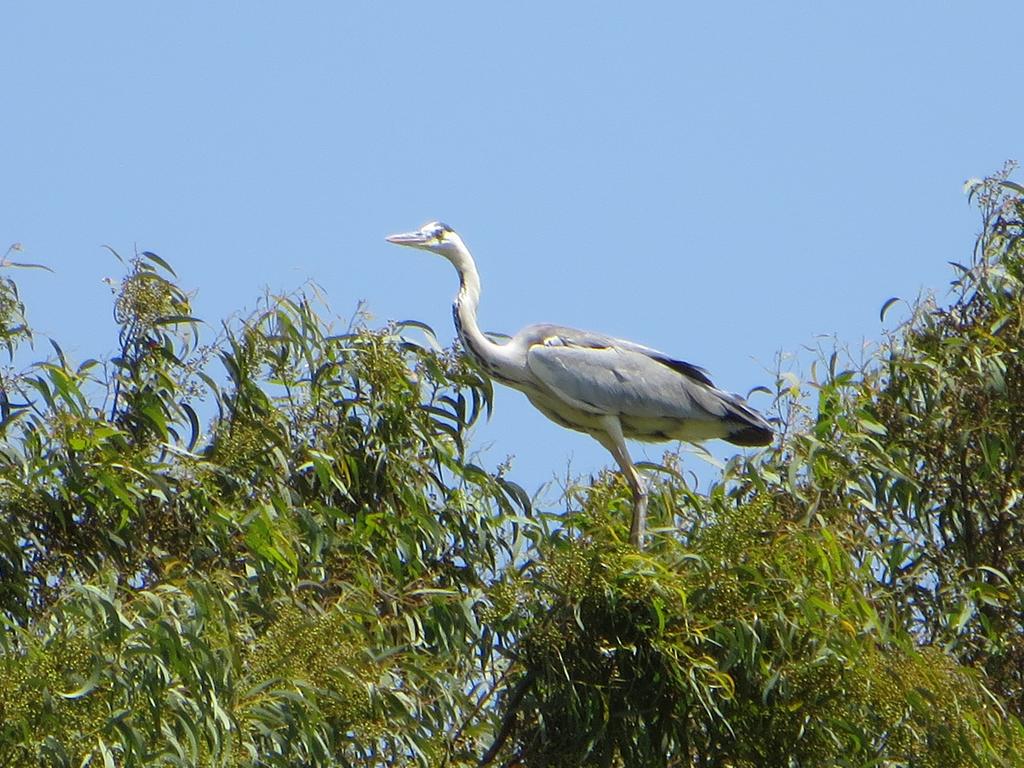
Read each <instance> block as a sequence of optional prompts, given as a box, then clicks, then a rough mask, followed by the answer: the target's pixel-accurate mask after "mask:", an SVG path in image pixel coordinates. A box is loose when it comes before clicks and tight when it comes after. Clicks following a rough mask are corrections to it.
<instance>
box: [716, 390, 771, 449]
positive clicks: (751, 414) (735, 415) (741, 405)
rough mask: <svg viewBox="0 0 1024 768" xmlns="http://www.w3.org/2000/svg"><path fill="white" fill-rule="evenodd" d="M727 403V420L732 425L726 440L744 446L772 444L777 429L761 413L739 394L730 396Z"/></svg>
mask: <svg viewBox="0 0 1024 768" xmlns="http://www.w3.org/2000/svg"><path fill="white" fill-rule="evenodd" d="M726 403H727V409H728V416H727V417H726V420H727V421H728V423H729V427H730V429H729V434H728V435H726V436H725V438H724V439H725V441H726V442H728V443H732V444H733V445H741V446H744V447H753V446H761V445H771V442H772V439H773V438H774V437H775V430H774V429H772V426H771V424H769V423H768V422H767V421H766V420H765V418H764V417H763V416H762V415H761V414H759V413H758V412H757V411H755V410H754V409H753V408H751V407H750V406H749V405H748V404H747V401H746V400H744V399H743V398H742V397H740V396H739V395H730V396H728V399H727V400H726Z"/></svg>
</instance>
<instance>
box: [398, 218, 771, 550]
mask: <svg viewBox="0 0 1024 768" xmlns="http://www.w3.org/2000/svg"><path fill="white" fill-rule="evenodd" d="M387 239H388V241H390V242H392V243H397V244H399V245H408V246H412V247H416V248H421V249H424V250H428V251H432V252H434V253H438V254H440V255H442V256H444V257H445V258H447V259H448V260H449V261H451V262H452V264H453V265H454V266H455V268H456V270H458V273H459V278H460V287H459V292H458V294H457V296H456V299H455V306H454V314H455V326H456V329H457V331H458V334H459V338H460V339H461V341H462V344H463V347H464V348H465V350H466V353H467V354H469V355H470V356H471V357H472V358H473V359H474V360H475V361H476V362H477V363H478V364H479V365H480V367H481V368H482V369H483V370H484V372H486V373H487V374H488V375H489V376H491V377H492V378H494V379H497V380H498V381H500V382H502V383H503V384H506V385H508V386H510V387H514V388H515V389H518V390H520V391H521V392H523V393H524V394H525V395H526V396H527V397H528V398H529V400H530V402H531V403H533V405H534V406H536V408H537V409H538V410H540V411H541V413H543V414H544V415H545V416H547V417H548V418H549V419H551V420H552V421H554V422H556V423H558V424H560V425H562V426H564V427H567V428H569V429H574V430H577V431H580V432H586V433H587V434H589V435H592V436H593V437H594V438H595V439H596V440H597V441H598V442H600V443H601V444H602V445H603V446H605V448H607V449H608V450H609V451H610V452H611V454H612V456H613V457H614V458H615V460H616V462H617V463H618V464H619V467H620V468H621V469H622V471H623V473H624V474H625V476H626V479H627V481H628V482H629V484H630V487H631V488H632V490H633V498H634V505H633V507H634V509H633V524H632V526H631V529H630V540H631V541H632V542H633V543H634V544H635V545H636V546H637V547H640V548H642V547H643V538H644V528H645V515H646V506H647V491H646V487H645V484H644V482H643V478H641V477H640V475H639V473H638V472H637V471H636V468H635V467H634V466H633V462H632V460H631V459H630V457H629V452H628V450H627V448H626V445H625V438H632V439H636V440H643V441H654V442H657V441H664V440H688V441H698V440H709V439H713V438H720V439H723V440H726V441H728V442H731V443H733V444H735V445H741V446H759V445H768V444H769V443H770V442H771V440H772V436H773V431H772V428H771V426H770V425H769V424H768V422H767V421H765V420H764V418H763V417H762V416H761V415H760V414H758V413H757V411H755V410H754V409H753V408H751V407H750V406H749V405H748V404H747V403H746V401H745V400H743V398H741V397H740V396H739V395H735V394H731V393H729V392H724V391H722V390H720V389H718V388H717V387H715V386H714V384H713V383H712V382H711V379H710V377H709V375H708V373H707V371H705V370H704V369H702V368H699V367H697V366H695V365H692V364H690V363H687V362H684V361H682V360H676V359H674V358H672V357H670V356H668V355H666V354H664V353H662V352H659V351H658V350H655V349H651V348H649V347H645V346H643V345H640V344H636V343H634V342H631V341H626V340H623V339H616V338H613V337H610V336H604V335H602V334H599V333H593V332H591V331H580V330H576V329H574V328H566V327H563V326H558V325H548V324H539V325H530V326H527V327H526V328H523V329H522V330H521V331H519V332H518V333H517V334H515V336H513V337H512V338H511V339H509V340H508V341H507V342H505V343H503V344H499V343H496V342H494V341H492V340H491V339H489V338H488V337H487V336H486V335H485V334H484V333H482V332H481V331H480V328H479V326H478V325H477V319H476V310H477V305H478V303H479V299H480V279H479V275H478V274H477V271H476V265H475V263H474V261H473V257H472V255H471V254H470V252H469V250H468V249H467V248H466V246H465V244H464V243H463V241H462V238H460V237H459V235H458V234H456V233H455V232H454V231H453V230H452V229H451V228H450V227H448V226H447V225H444V224H441V223H440V222H431V223H429V224H426V225H425V226H423V227H422V228H421V229H419V230H418V231H416V232H409V233H406V234H401V235H391V236H390V237H388V238H387Z"/></svg>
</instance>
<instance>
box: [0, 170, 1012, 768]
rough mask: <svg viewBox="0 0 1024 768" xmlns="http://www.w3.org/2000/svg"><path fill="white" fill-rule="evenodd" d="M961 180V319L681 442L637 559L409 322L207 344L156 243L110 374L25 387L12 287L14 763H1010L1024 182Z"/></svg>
mask: <svg viewBox="0 0 1024 768" xmlns="http://www.w3.org/2000/svg"><path fill="white" fill-rule="evenodd" d="M971 195H972V198H973V199H975V200H976V201H977V202H978V203H979V205H980V208H981V211H982V215H983V232H982V235H981V237H980V239H979V242H978V247H977V249H976V251H975V255H974V258H973V259H972V260H971V263H970V265H969V266H958V267H956V269H957V280H956V282H955V283H954V296H953V299H952V304H951V305H950V306H949V307H945V308H939V307H938V306H937V305H936V304H935V303H934V302H929V301H921V302H918V303H917V304H915V305H914V306H913V307H912V312H911V316H910V318H909V320H907V321H906V322H905V323H904V324H903V325H902V326H900V327H899V328H897V329H896V330H894V331H893V332H891V333H890V335H889V337H888V339H887V340H886V342H885V343H884V344H883V345H882V347H881V348H879V349H878V350H876V351H875V352H873V353H871V354H869V355H867V357H866V358H865V359H863V360H861V361H859V362H858V363H856V364H853V363H850V364H849V365H847V366H846V367H845V368H844V367H843V365H842V364H841V356H840V355H839V354H838V353H833V354H830V355H829V354H826V355H824V356H823V358H822V360H820V361H817V362H816V363H815V366H814V368H813V370H812V376H811V380H810V381H809V382H808V383H807V384H802V383H801V381H800V379H799V377H797V376H796V375H795V374H794V373H791V372H786V373H783V374H780V375H779V377H778V380H777V388H776V405H777V407H778V413H779V417H780V424H781V432H782V433H783V435H782V438H781V439H780V440H779V441H778V443H777V444H776V445H775V446H773V447H772V448H771V449H769V450H767V451H764V452H761V453H758V454H754V455H750V456H741V457H737V458H736V459H734V460H733V461H731V462H729V464H728V465H727V466H726V467H725V468H724V469H723V471H722V475H721V478H720V480H719V481H718V482H717V483H715V484H714V485H713V486H712V487H711V488H710V489H709V490H708V491H707V492H706V493H696V492H695V491H693V490H691V489H690V488H688V487H687V484H686V483H685V482H684V481H683V478H682V476H681V475H680V467H679V459H678V457H677V456H666V461H665V466H664V467H662V468H660V469H661V471H660V472H659V473H658V474H657V475H656V476H652V481H653V482H654V487H653V488H652V498H651V505H650V516H651V524H652V527H653V533H654V536H653V542H652V545H651V547H650V548H649V550H648V551H645V552H643V553H640V552H637V551H635V550H634V549H632V548H631V547H630V546H628V544H627V542H626V539H627V535H626V534H627V528H628V526H627V521H628V518H629V516H630V507H629V504H630V502H629V493H628V490H627V489H626V487H625V485H624V484H623V482H622V481H621V479H620V478H618V477H617V476H615V475H611V474H608V475H605V476H602V477H601V478H599V479H598V480H597V481H596V482H594V483H592V484H590V485H589V486H587V487H583V488H579V489H573V490H571V491H570V492H569V493H567V495H566V506H567V509H565V510H558V512H557V514H550V515H549V514H541V513H539V512H538V511H536V510H534V509H532V508H531V504H530V500H529V498H528V497H527V495H526V494H525V493H524V492H523V490H522V489H521V488H519V487H518V486H517V485H515V484H514V483H512V482H510V481H509V479H508V478H507V477H506V474H507V472H508V469H507V467H500V468H498V469H497V470H494V471H489V470H488V469H486V468H484V467H481V466H479V465H477V464H475V463H473V461H471V460H470V458H469V455H470V454H468V452H467V445H468V440H469V436H470V432H471V430H472V427H473V424H474V423H475V422H476V421H477V420H478V418H479V417H480V416H481V414H483V413H486V412H487V411H488V410H489V408H490V397H491V392H490V385H489V383H488V382H487V381H486V379H484V378H482V377H481V375H480V374H479V373H478V372H477V371H476V370H474V369H473V368H472V367H470V366H469V365H468V364H467V363H466V362H465V361H464V359H463V358H462V357H461V356H459V355H458V354H456V351H454V350H441V349H439V348H438V346H437V344H436V341H435V340H434V339H433V335H432V333H431V331H430V329H429V328H426V327H425V326H422V325H421V324H419V323H412V322H410V323H404V324H395V325H392V326H390V327H388V328H386V329H383V330H372V329H369V328H367V327H365V326H364V325H363V324H362V323H361V322H354V323H353V324H352V325H351V326H350V327H348V328H346V329H344V330H342V331H340V332H339V331H336V330H334V329H332V327H331V324H330V322H329V321H327V320H325V319H323V318H322V317H321V313H322V312H323V305H322V302H320V301H319V299H318V298H317V291H316V289H315V287H313V286H310V287H308V288H307V289H305V290H304V291H302V292H300V293H298V294H296V295H294V296H283V297H268V298H267V299H266V300H265V302H263V303H262V304H261V305H260V308H259V309H258V310H257V311H256V312H255V313H254V314H253V315H252V316H250V317H247V318H244V319H241V320H236V321H232V322H229V323H226V324H224V325H223V326H222V328H221V329H220V331H219V333H218V334H217V335H216V337H215V338H214V339H213V340H212V341H203V335H204V333H208V332H207V331H206V330H205V325H204V324H203V323H202V322H201V321H200V320H198V319H196V318H194V317H192V315H191V310H190V298H189V295H188V293H187V292H185V291H184V290H183V289H182V288H181V287H180V286H179V284H178V280H177V277H176V276H175V274H174V272H173V271H172V270H171V268H170V266H169V265H168V264H167V263H166V262H165V261H164V260H163V259H161V258H160V257H159V256H157V255H155V254H152V253H148V252H144V253H141V254H138V255H136V256H134V257H132V258H130V259H127V260H126V261H125V277H124V278H123V280H122V281H121V282H120V283H119V284H117V285H114V286H113V287H114V294H115V295H114V317H115V320H116V322H117V323H118V326H119V329H120V333H119V336H118V339H117V342H116V349H115V352H114V353H113V354H112V356H111V357H109V359H107V360H106V361H105V362H99V361H98V360H85V361H82V362H80V363H76V362H74V361H71V360H68V359H67V357H66V356H65V355H64V353H63V352H62V350H61V348H60V347H59V346H58V345H57V344H56V343H53V349H54V353H55V355H54V356H53V357H51V358H50V359H47V360H44V361H41V362H39V363H36V364H34V365H32V366H31V367H29V368H27V369H24V370H15V368H14V367H13V363H14V361H15V360H17V359H20V356H19V354H18V348H19V345H22V344H25V343H26V342H30V341H31V340H32V336H31V332H30V331H29V328H28V324H27V322H26V320H25V307H24V306H23V305H22V303H21V300H20V298H19V296H18V292H17V288H16V286H15V283H14V282H13V280H11V279H10V278H9V277H8V276H7V275H6V273H5V274H4V275H0V340H2V342H3V343H4V345H5V346H6V348H7V350H8V355H9V358H10V360H11V363H12V366H11V367H9V368H7V369H4V370H3V372H2V373H0V510H2V511H0V622H2V625H3V629H2V633H0V765H4V766H7V765H11V766H37V765H61V766H64V765H67V766H71V765H75V766H79V765H99V764H102V765H113V766H155V765H182V766H193V765H198V766H211V767H212V766H248V765H257V766H291V765H323V766H381V765H394V766H400V765H410V766H412V765H416V766H449V767H451V768H457V767H458V766H470V765H481V764H482V765H491V764H493V765H505V766H513V765H522V766H531V767H535V768H539V767H541V766H563V765H564V766H587V765H592V766H666V767H667V766H693V767H694V768H698V767H699V768H711V767H713V766H714V767H719V766H721V767H722V768H725V767H726V766H732V767H735V768H739V767H741V766H743V767H750V768H753V767H754V766H768V767H769V768H772V767H775V766H779V767H786V768H791V767H797V766H800V767H804V766H806V767H808V768H811V767H815V766H859V767H860V766H897V765H908V766H1011V765H1019V764H1021V762H1022V760H1024V758H1022V753H1024V729H1022V727H1021V724H1020V719H1019V718H1020V716H1021V715H1022V709H1024V694H1022V690H1024V683H1022V679H1021V669H1022V666H1024V643H1022V640H1021V638H1022V637H1024V627H1022V626H1021V616H1022V615H1024V604H1022V598H1024V595H1022V592H1021V588H1020V586H1019V585H1020V583H1021V581H1022V579H1021V574H1020V573H1019V570H1020V568H1021V563H1022V557H1021V553H1022V552H1024V541H1022V540H1021V526H1020V523H1019V505H1020V503H1021V498H1022V497H1024V493H1022V491H1021V488H1024V482H1022V478H1021V466H1020V456H1021V452H1022V450H1024V447H1022V446H1021V444H1020V440H1021V435H1022V434H1024V405H1022V403H1024V369H1022V367H1021V364H1020V362H1019V359H1018V358H1019V357H1020V354H1019V351H1020V349H1021V346H1022V337H1024V322H1022V321H1024V310H1022V309H1021V307H1022V306H1024V304H1022V302H1021V286H1022V282H1024V253H1022V251H1021V248H1022V246H1021V245H1020V242H1021V240H1020V236H1021V234H1022V227H1024V223H1022V222H1024V189H1022V188H1021V187H1019V186H1017V185H1016V184H1014V183H1012V182H1010V181H1009V180H1008V178H1007V177H1006V176H1005V175H1004V176H1002V177H997V178H995V179H992V180H989V181H986V182H978V183H977V184H976V185H974V186H973V187H972V188H971ZM2 266H3V268H8V267H12V266H15V265H13V264H12V263H10V262H7V261H5V262H4V263H3V265H2ZM894 306H896V303H895V302H892V301H890V302H886V304H885V306H884V307H883V315H885V314H886V312H888V311H891V310H892V309H893V307H894ZM414 339H425V341H422V342H419V343H417V342H416V341H414ZM805 389H806V390H808V391H809V392H811V393H813V395H814V401H813V403H812V401H811V399H810V398H809V397H808V396H807V393H806V392H805V391H804V390H805ZM552 428H554V427H552Z"/></svg>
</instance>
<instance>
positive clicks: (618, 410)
mask: <svg viewBox="0 0 1024 768" xmlns="http://www.w3.org/2000/svg"><path fill="white" fill-rule="evenodd" d="M526 359H527V365H528V366H529V369H530V372H531V373H532V374H533V375H534V376H535V377H536V379H537V380H538V382H539V383H541V384H542V385H543V386H544V387H546V388H547V389H548V390H550V392H551V394H552V395H554V396H556V397H558V398H560V399H561V400H563V401H564V402H566V403H567V404H569V405H571V406H573V407H576V408H580V409H581V410H584V411H588V412H590V413H608V414H619V415H629V416H634V417H643V418H676V419H708V418H709V417H711V418H721V417H723V416H725V415H726V413H727V412H728V408H727V406H726V404H725V403H724V402H723V401H722V399H721V394H722V393H719V392H718V390H716V389H714V388H711V387H709V386H707V385H705V384H704V383H703V382H702V381H701V380H699V379H696V378H694V377H691V376H688V375H687V374H686V373H684V372H682V371H680V370H677V369H675V368H671V367H669V366H667V365H665V364H663V363H662V362H660V361H658V360H656V359H654V358H652V357H650V356H649V355H647V354H644V353H643V352H639V351H637V350H635V349H630V348H625V349H623V348H619V347H616V346H606V347H594V346H576V345H574V344H572V343H571V342H567V341H566V340H565V339H561V338H555V339H549V340H548V343H544V344H534V345H533V346H531V347H530V348H529V351H528V352H527V358H526Z"/></svg>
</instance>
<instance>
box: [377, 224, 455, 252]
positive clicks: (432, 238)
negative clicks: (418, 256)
mask: <svg viewBox="0 0 1024 768" xmlns="http://www.w3.org/2000/svg"><path fill="white" fill-rule="evenodd" d="M386 239H387V241H388V242H389V243H395V244H396V245H408V246H411V247H413V248H421V249H423V250H424V251H433V252H434V253H437V254H440V255H441V256H444V257H445V258H446V259H449V260H452V259H454V258H455V256H456V254H457V253H459V251H460V249H464V248H465V245H463V242H462V238H460V237H459V236H458V234H456V232H455V230H454V229H452V228H451V227H449V226H448V225H447V224H442V223H441V222H440V221H431V222H430V223H428V224H424V225H423V226H422V227H420V228H419V229H417V230H416V231H415V232H403V233H402V234H398V235H388V237H387V238H386Z"/></svg>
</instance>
